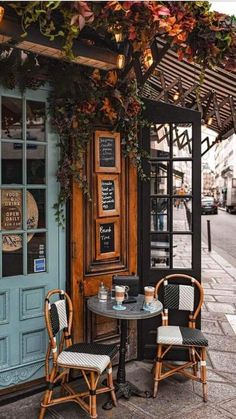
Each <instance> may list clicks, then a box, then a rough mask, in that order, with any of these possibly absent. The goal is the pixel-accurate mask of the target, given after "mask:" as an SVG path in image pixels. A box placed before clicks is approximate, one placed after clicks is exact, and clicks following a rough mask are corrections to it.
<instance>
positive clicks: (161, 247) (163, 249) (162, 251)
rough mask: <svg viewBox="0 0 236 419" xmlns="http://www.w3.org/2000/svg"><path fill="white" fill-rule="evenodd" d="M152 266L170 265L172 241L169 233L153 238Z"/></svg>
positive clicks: (162, 266) (167, 266) (163, 266)
mask: <svg viewBox="0 0 236 419" xmlns="http://www.w3.org/2000/svg"><path fill="white" fill-rule="evenodd" d="M150 249H151V268H152V269H155V268H169V267H170V243H169V235H167V234H161V235H159V236H157V235H156V234H155V236H153V237H152V238H151V246H150Z"/></svg>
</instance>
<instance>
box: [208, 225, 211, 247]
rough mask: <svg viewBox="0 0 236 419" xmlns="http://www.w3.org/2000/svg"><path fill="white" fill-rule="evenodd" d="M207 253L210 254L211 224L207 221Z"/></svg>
mask: <svg viewBox="0 0 236 419" xmlns="http://www.w3.org/2000/svg"><path fill="white" fill-rule="evenodd" d="M207 238H208V252H211V222H210V220H207Z"/></svg>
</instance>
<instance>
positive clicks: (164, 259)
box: [139, 100, 201, 359]
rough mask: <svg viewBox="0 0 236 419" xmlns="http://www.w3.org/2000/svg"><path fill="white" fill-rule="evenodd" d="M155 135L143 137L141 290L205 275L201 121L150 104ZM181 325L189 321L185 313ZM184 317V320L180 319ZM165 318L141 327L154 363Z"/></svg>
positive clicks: (144, 344) (143, 346) (196, 116)
mask: <svg viewBox="0 0 236 419" xmlns="http://www.w3.org/2000/svg"><path fill="white" fill-rule="evenodd" d="M145 106H146V118H147V119H148V120H149V121H150V123H151V127H150V129H148V128H146V129H144V130H143V132H142V146H143V148H144V149H145V150H146V151H147V152H148V154H149V156H150V158H149V159H148V161H146V163H145V170H146V172H147V174H148V176H149V178H150V181H149V182H140V201H139V249H140V253H139V267H140V276H141V278H142V285H143V286H145V285H155V284H156V283H157V282H158V281H159V280H160V279H161V278H163V277H164V276H165V275H168V274H171V273H181V272H182V273H186V274H188V275H193V276H195V277H196V278H198V279H199V280H200V275H201V210H200V199H201V117H200V113H199V112H196V111H192V110H189V109H186V108H184V109H183V108H180V107H175V106H173V105H167V104H165V103H158V102H153V101H150V100H146V101H145ZM181 313H182V314H181V315H180V314H178V319H173V321H175V320H176V321H177V322H179V321H184V312H181ZM180 316H182V317H180ZM159 323H160V318H153V319H150V320H148V321H146V322H145V323H143V324H142V325H141V324H140V334H139V336H141V339H140V342H139V343H140V354H142V355H141V356H142V357H143V358H151V359H152V358H153V356H154V353H155V347H156V345H155V337H156V327H157V325H158V324H159Z"/></svg>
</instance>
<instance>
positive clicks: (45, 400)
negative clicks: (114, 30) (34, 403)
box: [39, 366, 57, 419]
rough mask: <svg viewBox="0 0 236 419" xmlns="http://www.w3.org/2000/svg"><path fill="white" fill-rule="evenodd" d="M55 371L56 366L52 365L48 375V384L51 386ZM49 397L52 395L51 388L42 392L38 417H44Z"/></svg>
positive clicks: (41, 418) (40, 418)
mask: <svg viewBox="0 0 236 419" xmlns="http://www.w3.org/2000/svg"><path fill="white" fill-rule="evenodd" d="M56 372H57V367H56V366H54V367H53V368H52V372H51V375H50V377H49V384H51V386H52V385H53V381H54V378H55V375H56ZM51 397H52V389H50V388H49V389H47V390H46V391H45V393H44V397H43V401H42V403H41V409H40V412H39V419H43V418H44V416H45V412H46V409H47V404H49V402H50V400H51Z"/></svg>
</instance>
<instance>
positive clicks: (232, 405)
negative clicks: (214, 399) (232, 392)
mask: <svg viewBox="0 0 236 419" xmlns="http://www.w3.org/2000/svg"><path fill="white" fill-rule="evenodd" d="M222 407H223V409H224V410H226V411H227V412H229V413H230V414H232V415H233V417H234V418H235V417H236V400H235V399H232V400H229V401H228V402H226V403H224V404H223V406H222Z"/></svg>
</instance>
